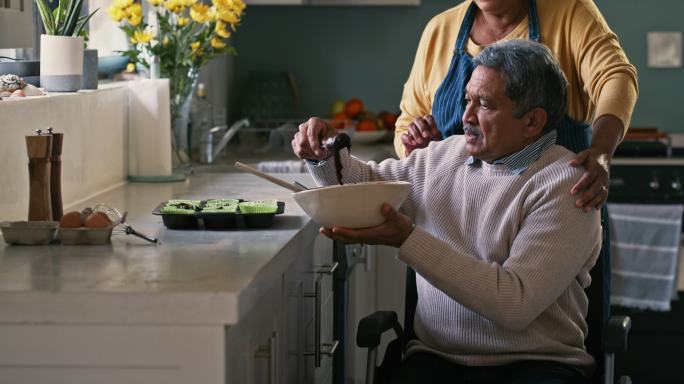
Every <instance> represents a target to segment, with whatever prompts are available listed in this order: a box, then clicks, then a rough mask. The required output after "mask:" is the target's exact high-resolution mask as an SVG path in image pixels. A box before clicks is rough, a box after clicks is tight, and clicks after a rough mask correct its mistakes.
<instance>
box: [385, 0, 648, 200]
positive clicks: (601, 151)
mask: <svg viewBox="0 0 684 384" xmlns="http://www.w3.org/2000/svg"><path fill="white" fill-rule="evenodd" d="M513 38H523V39H529V40H532V41H537V42H541V43H542V44H544V45H546V46H548V47H549V48H550V49H551V52H553V54H554V56H556V58H557V59H558V61H559V62H560V65H561V68H562V69H563V72H564V73H565V76H566V78H567V79H568V81H569V83H570V86H569V89H568V116H569V119H567V120H566V127H565V128H564V129H562V130H559V132H558V134H559V137H558V142H559V144H561V145H564V146H566V147H567V148H568V149H570V150H573V151H575V152H579V154H578V155H577V156H576V157H575V159H574V160H573V162H572V164H573V165H576V166H579V165H582V166H584V168H585V169H586V172H585V174H584V177H583V178H582V179H581V180H580V182H578V183H577V184H576V185H575V186H574V187H573V188H572V193H573V194H575V195H576V196H577V201H576V205H577V206H578V207H582V208H586V209H588V208H590V207H591V208H597V209H598V208H599V207H600V206H601V205H602V204H603V203H604V202H605V200H606V198H607V196H608V189H607V187H608V183H609V176H608V166H609V164H610V159H611V157H612V154H613V152H614V150H615V147H616V146H617V145H618V144H619V142H620V140H621V138H622V136H623V133H624V132H625V130H626V129H627V128H628V126H629V120H630V118H631V114H632V110H633V108H634V104H635V102H636V97H637V81H636V70H635V68H634V67H633V66H632V65H631V64H630V63H629V62H628V60H627V57H626V56H625V54H624V52H623V50H622V48H620V45H619V43H618V39H617V37H616V36H615V34H614V33H613V32H612V31H611V30H610V28H609V27H608V25H607V24H606V22H605V20H604V19H603V17H602V16H601V14H600V12H599V10H598V9H597V8H596V6H595V5H594V3H593V2H592V1H591V0H529V1H528V0H474V1H465V2H463V3H461V4H459V5H458V6H456V7H454V8H452V9H449V10H447V11H445V12H443V13H441V14H439V15H437V16H436V17H434V18H433V19H432V20H431V21H430V22H429V23H428V25H427V27H426V28H425V31H424V32H423V36H422V38H421V40H420V44H419V45H418V51H417V52H416V57H415V61H414V64H413V69H412V70H411V74H410V76H409V79H408V81H407V82H406V84H405V86H404V94H403V97H402V100H401V109H402V114H401V116H400V117H399V119H398V121H397V131H396V136H395V149H396V151H397V154H398V155H399V156H400V157H404V156H405V155H408V154H409V153H410V152H411V151H413V150H414V149H416V148H421V147H425V146H426V145H427V143H428V142H429V141H431V140H438V139H442V138H446V137H448V136H451V135H453V134H463V129H462V125H461V117H462V115H463V111H464V109H465V102H464V94H465V84H467V83H468V79H469V78H470V74H471V73H472V70H473V65H472V59H471V57H472V56H475V55H477V54H478V53H480V51H482V49H483V48H484V47H486V46H487V45H489V44H492V43H494V42H496V41H499V40H506V39H513ZM573 120H574V121H573ZM583 122H590V123H591V127H590V126H589V124H585V123H583ZM592 131H593V132H592ZM591 133H593V135H591ZM590 136H591V143H590V142H589V139H588V138H589V137H590Z"/></svg>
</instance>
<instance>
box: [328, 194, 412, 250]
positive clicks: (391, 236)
mask: <svg viewBox="0 0 684 384" xmlns="http://www.w3.org/2000/svg"><path fill="white" fill-rule="evenodd" d="M382 214H383V216H385V219H386V220H385V222H384V223H382V224H380V225H378V226H375V227H370V228H361V229H349V228H342V227H333V228H321V229H320V232H321V233H322V234H323V235H325V236H328V237H329V238H331V239H333V240H337V241H340V242H342V243H345V244H382V245H389V246H393V247H397V248H399V247H401V245H402V244H404V241H406V239H407V238H408V237H409V235H411V232H413V222H412V221H411V219H410V218H409V217H408V216H406V215H404V214H402V213H399V212H397V211H396V210H395V209H394V208H392V206H391V205H389V204H386V203H385V204H383V205H382Z"/></svg>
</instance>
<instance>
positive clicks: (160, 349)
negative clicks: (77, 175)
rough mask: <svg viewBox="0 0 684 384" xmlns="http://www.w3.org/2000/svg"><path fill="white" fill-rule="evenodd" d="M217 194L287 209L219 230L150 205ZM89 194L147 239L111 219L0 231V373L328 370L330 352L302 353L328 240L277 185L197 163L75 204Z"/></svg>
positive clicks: (209, 375)
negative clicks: (101, 233) (54, 234)
mask: <svg viewBox="0 0 684 384" xmlns="http://www.w3.org/2000/svg"><path fill="white" fill-rule="evenodd" d="M283 176H284V178H288V175H283ZM293 177H296V179H297V180H298V181H300V182H303V183H304V184H313V183H312V182H311V179H310V178H309V176H308V175H306V174H301V175H297V176H292V175H289V178H290V179H291V180H294V178H293ZM221 197H238V198H245V199H250V200H254V199H277V200H279V201H283V202H285V213H284V214H282V215H278V216H276V220H275V223H274V225H273V227H271V228H268V229H258V230H257V229H235V230H229V231H208V230H201V229H200V230H187V231H181V230H169V229H166V228H165V227H164V226H163V224H162V220H161V217H160V216H154V215H152V214H151V212H152V210H153V209H154V208H155V207H156V206H157V205H158V204H159V203H160V202H162V201H164V200H168V199H171V198H183V199H186V198H191V199H206V198H221ZM96 203H106V204H108V205H110V206H112V207H115V208H117V209H119V210H121V211H122V212H123V211H127V212H128V218H127V222H128V223H129V224H130V225H131V226H132V227H133V228H134V229H135V230H136V231H138V232H141V233H144V234H147V235H151V236H154V237H157V238H159V244H151V243H148V242H145V241H144V240H142V239H139V238H136V237H133V236H126V235H124V234H117V233H116V232H115V233H114V235H113V236H112V242H111V244H108V245H102V246H65V245H48V246H10V245H5V244H4V243H3V244H2V245H0V340H2V342H0V382H3V383H4V382H12V383H35V382H44V383H81V382H83V383H86V382H90V383H92V382H97V383H121V382H125V383H157V382H158V383H190V382H195V383H217V384H218V383H225V382H231V383H232V382H250V383H251V382H271V381H272V379H274V378H275V377H279V378H280V382H326V381H328V380H329V378H330V374H331V373H330V372H331V363H330V360H331V359H329V358H327V359H326V357H325V356H324V357H322V358H320V361H321V362H319V364H314V358H313V356H309V355H310V351H314V350H316V349H317V348H315V346H314V345H313V343H314V341H315V340H316V341H319V342H322V343H324V342H326V341H328V342H331V341H332V340H331V339H332V330H331V328H332V327H331V326H330V325H331V323H332V321H331V316H332V313H331V312H332V311H331V310H327V309H329V308H331V305H332V304H331V303H332V292H331V290H330V286H331V281H330V280H331V279H330V278H328V277H326V274H325V271H326V268H328V267H329V265H330V264H331V263H332V242H331V241H329V240H327V239H324V238H321V237H320V235H318V226H317V225H316V224H315V223H313V222H312V221H311V220H310V219H309V218H308V216H307V215H306V214H305V213H304V212H303V211H302V210H301V209H300V208H299V206H298V205H297V204H296V203H295V202H294V200H293V199H292V198H291V194H290V192H289V191H287V190H285V189H283V188H280V187H277V186H275V185H272V184H270V183H268V182H266V181H264V180H261V179H259V178H257V177H255V176H253V175H249V174H241V173H213V172H208V171H203V172H201V173H198V174H195V175H193V176H192V177H190V178H189V179H188V180H187V181H186V182H182V183H169V184H135V183H133V184H131V183H129V184H125V185H122V186H120V187H117V188H115V189H113V190H110V191H108V192H106V193H104V194H101V195H98V196H96V197H94V198H92V199H89V200H87V201H85V202H83V203H81V204H79V205H78V206H77V207H75V208H82V207H85V206H93V205H95V204H96ZM321 271H323V272H321ZM316 288H317V289H316ZM314 291H315V294H316V295H318V296H317V297H316V298H315V299H316V300H315V301H318V304H320V305H317V307H318V308H322V310H321V311H322V312H321V313H320V316H317V317H318V319H315V318H314V316H313V313H314V302H315V301H314V300H313V299H312V298H310V297H312V296H314V294H313V293H312V292H314ZM316 321H320V322H322V325H321V324H319V327H315V326H314V325H315V324H313V323H315V322H316ZM326 324H328V325H326ZM316 328H318V330H319V331H320V333H319V334H315V331H316ZM318 349H319V350H321V349H322V351H323V353H325V351H326V349H325V348H318ZM328 352H330V351H328ZM333 352H334V351H333ZM331 353H332V352H331ZM317 360H319V359H317ZM316 365H318V366H316Z"/></svg>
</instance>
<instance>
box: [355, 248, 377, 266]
mask: <svg viewBox="0 0 684 384" xmlns="http://www.w3.org/2000/svg"><path fill="white" fill-rule="evenodd" d="M352 256H353V257H354V264H355V265H356V264H363V267H364V270H365V271H366V272H370V270H371V268H372V265H373V257H374V256H375V246H371V245H362V246H361V247H360V248H355V249H352Z"/></svg>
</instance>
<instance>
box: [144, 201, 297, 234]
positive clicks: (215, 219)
mask: <svg viewBox="0 0 684 384" xmlns="http://www.w3.org/2000/svg"><path fill="white" fill-rule="evenodd" d="M179 201H182V202H187V201H189V200H169V201H164V202H162V203H160V204H159V205H158V206H157V207H156V208H155V209H154V210H153V211H152V214H154V215H158V216H161V217H162V221H163V223H164V226H165V227H166V228H169V229H202V228H204V229H212V230H229V229H241V228H270V227H272V226H273V223H274V222H275V216H276V215H279V214H282V213H284V212H285V203H284V202H282V201H273V200H268V202H271V201H273V202H275V203H276V207H275V211H269V212H262V210H263V209H261V207H260V204H259V203H262V202H264V201H263V200H253V201H250V200H243V199H207V200H195V201H194V202H196V204H191V205H194V208H190V209H189V207H187V206H185V207H184V209H181V210H173V209H172V210H164V207H166V205H167V203H169V202H179ZM240 204H243V209H242V210H241V209H240ZM164 211H166V212H164Z"/></svg>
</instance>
